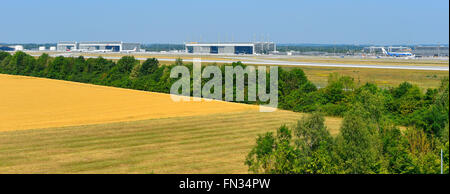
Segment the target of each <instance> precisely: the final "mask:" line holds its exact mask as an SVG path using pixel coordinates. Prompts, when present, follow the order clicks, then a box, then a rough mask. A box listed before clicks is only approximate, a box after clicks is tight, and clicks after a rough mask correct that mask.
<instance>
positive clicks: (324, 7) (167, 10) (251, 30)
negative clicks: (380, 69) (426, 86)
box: [0, 0, 449, 45]
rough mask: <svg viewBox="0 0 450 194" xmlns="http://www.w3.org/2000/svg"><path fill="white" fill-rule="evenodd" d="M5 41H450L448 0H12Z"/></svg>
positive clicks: (2, 32) (4, 7)
mask: <svg viewBox="0 0 450 194" xmlns="http://www.w3.org/2000/svg"><path fill="white" fill-rule="evenodd" d="M0 10H1V15H2V17H1V18H2V20H1V21H2V22H1V25H0V42H2V43H56V42H58V41H125V42H139V43H172V44H181V43H183V42H186V41H198V42H217V41H220V42H227V41H235V42H249V41H260V40H270V41H274V42H276V43H313V44H378V45H384V44H448V42H449V1H448V0H420V1H418V0H364V1H361V0H308V1H305V0H292V1H288V0H277V1H275V0H270V1H266V0H220V1H219V0H160V1H150V0H127V1H117V0H76V1H73V0H70V1H69V0H68V1H57V0H40V1H35V0H14V1H2V2H1V3H0Z"/></svg>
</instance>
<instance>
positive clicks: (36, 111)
mask: <svg viewBox="0 0 450 194" xmlns="http://www.w3.org/2000/svg"><path fill="white" fill-rule="evenodd" d="M0 91H2V92H1V93H0V120H1V121H2V122H0V131H7V130H18V129H33V128H48V127H61V126H72V125H86V124H96V123H107V122H120V121H132V120H142V119H153V118H167V117H174V116H192V115H205V114H213V113H226V112H235V111H243V110H251V109H256V108H257V107H256V106H250V105H245V104H238V103H229V102H223V101H204V100H203V101H193V100H191V101H188V102H184V101H182V102H174V101H172V99H171V98H170V95H169V94H161V93H154V92H144V91H137V90H129V89H122V88H113V87H105V86H97V85H92V84H83V83H75V82H68V81H61V80H51V79H43V78H35V77H26V76H13V75H4V74H0Z"/></svg>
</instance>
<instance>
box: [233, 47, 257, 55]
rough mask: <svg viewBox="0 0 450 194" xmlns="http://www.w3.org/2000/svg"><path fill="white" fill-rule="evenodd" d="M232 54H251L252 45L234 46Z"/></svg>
mask: <svg viewBox="0 0 450 194" xmlns="http://www.w3.org/2000/svg"><path fill="white" fill-rule="evenodd" d="M234 54H253V47H251V46H235V47H234Z"/></svg>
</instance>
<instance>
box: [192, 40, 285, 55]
mask: <svg viewBox="0 0 450 194" xmlns="http://www.w3.org/2000/svg"><path fill="white" fill-rule="evenodd" d="M185 50H186V53H192V54H225V55H233V54H248V55H252V54H268V53H269V52H273V51H276V45H275V43H273V42H254V43H197V42H190V43H186V44H185Z"/></svg>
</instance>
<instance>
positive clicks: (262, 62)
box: [51, 53, 449, 71]
mask: <svg viewBox="0 0 450 194" xmlns="http://www.w3.org/2000/svg"><path fill="white" fill-rule="evenodd" d="M51 56H52V57H56V56H65V57H78V56H80V55H74V54H69V53H64V54H53V55H51ZM84 57H85V58H97V57H98V56H84ZM102 57H103V58H105V59H111V60H118V59H120V57H112V56H102ZM136 59H137V60H146V59H147V58H140V57H137V58H136ZM157 59H158V60H159V61H175V59H173V58H162V57H157ZM229 59H232V60H231V61H227V60H211V59H207V60H201V62H205V63H232V62H235V61H241V62H242V63H243V64H246V65H268V66H270V65H278V66H308V67H344V68H372V69H403V70H426V71H449V67H448V66H446V67H443V66H414V65H372V64H333V63H302V62H292V61H279V60H264V59H248V58H235V57H229ZM183 61H184V62H193V60H192V59H183Z"/></svg>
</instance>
